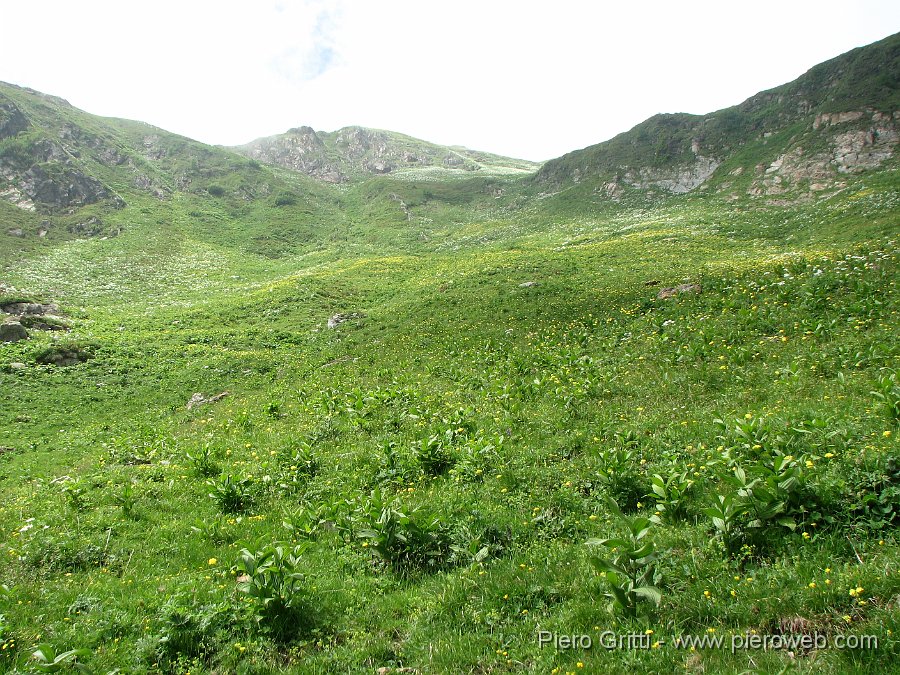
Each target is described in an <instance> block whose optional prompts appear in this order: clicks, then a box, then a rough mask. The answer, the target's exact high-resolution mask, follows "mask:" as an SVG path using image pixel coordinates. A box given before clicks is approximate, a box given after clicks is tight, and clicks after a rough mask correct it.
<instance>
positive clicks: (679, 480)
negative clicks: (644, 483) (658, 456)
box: [648, 471, 694, 522]
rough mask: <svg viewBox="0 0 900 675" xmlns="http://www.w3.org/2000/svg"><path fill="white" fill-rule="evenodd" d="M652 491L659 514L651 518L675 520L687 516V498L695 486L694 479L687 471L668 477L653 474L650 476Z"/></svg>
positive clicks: (654, 519) (651, 496)
mask: <svg viewBox="0 0 900 675" xmlns="http://www.w3.org/2000/svg"><path fill="white" fill-rule="evenodd" d="M650 484H651V486H652V490H653V491H652V493H651V494H649V495H648V497H650V498H655V499H656V510H657V511H658V512H659V514H660V515H659V516H653V517H652V518H651V520H653V521H654V522H656V521H658V520H667V521H669V522H675V521H678V520H681V519H683V518H684V516H685V500H686V498H687V496H688V494H689V492H690V491H691V488H693V486H694V481H693V479H691V478H688V474H687V472H686V471H682V472H675V473H672V474H670V475H669V477H668V478H663V477H662V476H661V475H659V474H658V473H657V474H653V476H652V477H651V478H650Z"/></svg>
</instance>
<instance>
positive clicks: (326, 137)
mask: <svg viewBox="0 0 900 675" xmlns="http://www.w3.org/2000/svg"><path fill="white" fill-rule="evenodd" d="M232 149H233V150H235V151H236V152H239V153H241V154H243V155H246V156H247V157H250V158H252V159H256V160H259V161H261V162H265V163H267V164H272V165H275V166H280V167H282V168H286V169H292V170H295V171H300V172H302V173H306V174H309V175H311V176H314V177H316V178H319V179H321V180H324V181H326V182H329V183H345V182H348V181H350V180H352V179H353V178H360V177H365V176H369V175H383V174H389V173H398V172H400V173H402V172H403V171H404V170H410V169H421V168H423V167H426V168H442V169H445V170H447V171H450V172H454V173H463V174H464V173H474V172H482V173H492V174H496V173H501V174H506V173H511V174H515V173H520V174H521V173H529V172H532V171H535V170H537V168H538V167H539V166H540V163H538V162H530V161H528V160H520V159H514V158H510V157H501V156H500V155H495V154H493V153H488V152H482V151H477V150H470V149H468V148H465V147H463V146H442V145H438V144H436V143H431V142H429V141H424V140H421V139H418V138H414V137H412V136H409V135H407V134H403V133H399V132H396V131H389V130H385V129H372V128H368V127H362V126H355V125H354V126H348V127H342V128H340V129H337V130H336V131H331V132H326V131H315V130H314V129H313V128H312V127H309V126H301V127H295V128H293V129H289V130H288V131H286V132H285V133H283V134H276V135H274V136H266V137H263V138H257V139H255V140H253V141H251V142H249V143H246V144H244V145H239V146H234V147H233V148H232Z"/></svg>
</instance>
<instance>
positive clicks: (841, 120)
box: [747, 110, 900, 196]
mask: <svg viewBox="0 0 900 675" xmlns="http://www.w3.org/2000/svg"><path fill="white" fill-rule="evenodd" d="M835 127H839V128H837V129H835ZM811 128H812V130H813V131H815V132H817V133H818V134H820V135H825V137H826V141H827V149H826V150H818V151H815V152H808V151H806V150H805V149H804V147H803V146H802V145H797V146H795V147H793V148H791V149H790V150H789V151H787V152H784V153H782V154H781V155H779V156H778V157H776V158H775V159H774V160H773V161H772V162H771V163H770V164H768V165H758V166H757V167H756V174H757V176H756V178H755V179H754V180H753V182H752V183H751V185H750V187H749V189H748V190H747V192H748V193H749V194H751V195H754V196H763V195H780V194H783V193H785V192H787V191H788V190H790V189H792V188H795V187H797V186H798V184H801V183H802V182H804V181H807V182H808V188H809V191H810V192H811V193H815V192H821V191H823V190H827V189H829V188H831V187H840V186H841V185H842V183H841V182H840V180H841V179H840V174H853V173H860V172H861V171H866V170H868V169H875V168H878V167H879V166H881V164H882V163H884V162H885V161H886V160H888V159H890V158H891V157H892V156H893V155H894V152H895V150H896V147H897V143H898V142H900V111H898V112H894V113H893V114H887V113H882V112H879V111H875V110H855V111H847V112H843V113H834V114H819V115H816V116H815V118H814V119H813V121H812V124H811Z"/></svg>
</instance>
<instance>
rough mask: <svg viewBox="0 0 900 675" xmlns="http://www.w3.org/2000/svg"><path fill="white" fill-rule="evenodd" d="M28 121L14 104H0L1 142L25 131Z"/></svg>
mask: <svg viewBox="0 0 900 675" xmlns="http://www.w3.org/2000/svg"><path fill="white" fill-rule="evenodd" d="M27 128H28V120H27V119H25V115H23V114H22V111H21V110H19V109H18V108H17V107H16V105H15V104H14V103H12V102H8V103H0V141H2V140H3V139H4V138H10V137H12V136H15V135H16V134H19V133H21V132H23V131H25V130H26V129H27Z"/></svg>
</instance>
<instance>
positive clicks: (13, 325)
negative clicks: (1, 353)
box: [0, 320, 28, 342]
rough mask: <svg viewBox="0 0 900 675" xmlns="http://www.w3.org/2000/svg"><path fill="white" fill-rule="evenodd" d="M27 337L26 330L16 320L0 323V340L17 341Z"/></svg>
mask: <svg viewBox="0 0 900 675" xmlns="http://www.w3.org/2000/svg"><path fill="white" fill-rule="evenodd" d="M27 339H28V331H27V330H25V326H23V325H22V324H21V323H19V322H18V321H10V320H7V321H4V322H3V323H0V342H19V341H20V340H27Z"/></svg>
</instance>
